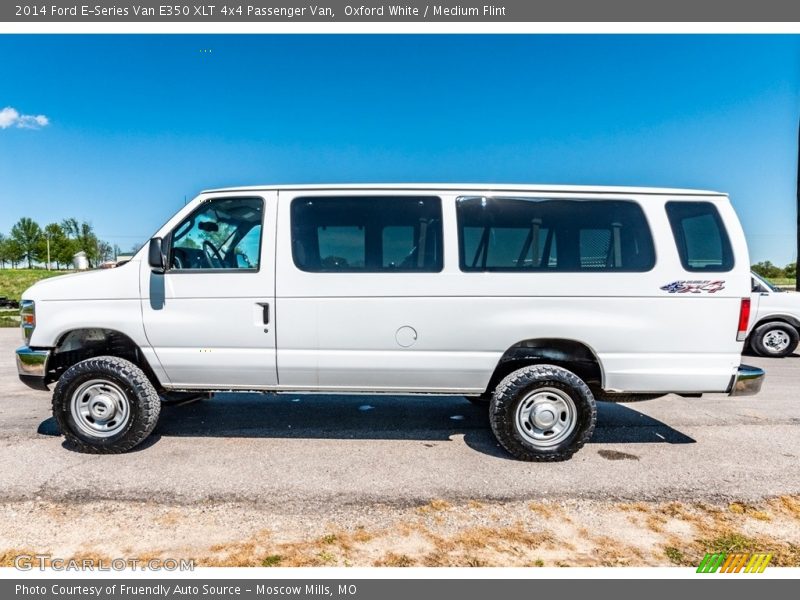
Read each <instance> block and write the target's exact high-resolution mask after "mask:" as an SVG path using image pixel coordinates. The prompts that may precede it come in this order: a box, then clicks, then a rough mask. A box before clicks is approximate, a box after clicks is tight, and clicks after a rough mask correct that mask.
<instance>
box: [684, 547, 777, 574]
mask: <svg viewBox="0 0 800 600" xmlns="http://www.w3.org/2000/svg"><path fill="white" fill-rule="evenodd" d="M771 560H772V554H767V553H756V554H750V553H749V552H737V553H733V554H726V553H724V552H715V553H708V554H706V555H705V556H704V557H703V560H701V561H700V565H699V566H698V567H697V572H698V573H716V572H717V571H719V572H720V573H740V572H741V573H763V572H764V569H766V568H767V565H768V564H769V563H770V561H771Z"/></svg>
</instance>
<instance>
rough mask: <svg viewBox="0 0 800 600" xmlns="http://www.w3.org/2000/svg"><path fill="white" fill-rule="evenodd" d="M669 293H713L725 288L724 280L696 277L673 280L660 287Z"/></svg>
mask: <svg viewBox="0 0 800 600" xmlns="http://www.w3.org/2000/svg"><path fill="white" fill-rule="evenodd" d="M661 289H662V290H664V291H665V292H669V293H670V294H701V293H703V292H707V293H709V294H713V293H715V292H718V291H720V290H724V289H725V281H723V280H716V281H711V280H709V279H696V280H690V281H673V282H672V283H668V284H667V285H664V286H662V287H661Z"/></svg>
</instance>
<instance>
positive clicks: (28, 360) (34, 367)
mask: <svg viewBox="0 0 800 600" xmlns="http://www.w3.org/2000/svg"><path fill="white" fill-rule="evenodd" d="M49 361H50V350H46V349H45V350H41V349H39V350H36V349H33V348H29V347H28V346H22V347H20V348H17V373H18V374H19V378H20V381H22V383H24V384H25V385H27V386H28V387H31V388H33V389H35V390H44V391H47V390H48V387H47V383H46V379H45V377H46V375H47V363H48V362H49Z"/></svg>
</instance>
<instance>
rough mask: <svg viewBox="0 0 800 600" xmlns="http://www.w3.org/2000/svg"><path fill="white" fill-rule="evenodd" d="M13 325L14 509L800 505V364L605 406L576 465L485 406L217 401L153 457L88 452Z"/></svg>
mask: <svg viewBox="0 0 800 600" xmlns="http://www.w3.org/2000/svg"><path fill="white" fill-rule="evenodd" d="M20 343H21V341H20V334H19V331H18V330H16V329H0V391H2V394H0V501H15V500H31V499H47V500H59V501H65V500H66V501H69V500H75V501H85V500H101V499H115V500H126V499H129V500H145V501H154V502H159V501H163V502H170V503H178V504H181V503H197V502H202V501H209V502H219V501H241V502H253V503H257V504H258V505H259V506H263V507H280V508H282V509H284V510H286V511H289V512H293V510H294V509H297V510H298V511H300V510H307V509H309V508H313V507H315V506H331V504H334V505H340V506H345V505H362V506H363V505H365V504H367V503H379V504H387V505H413V504H416V503H422V502H428V501H430V500H431V499H435V498H441V499H445V500H450V501H460V500H472V499H474V500H520V499H531V500H540V499H545V498H549V499H559V498H578V499H584V498H585V499H603V500H605V499H612V500H613V499H621V500H626V501H636V500H667V499H676V500H692V499H695V500H704V501H725V500H728V499H736V500H743V501H757V500H759V499H762V498H765V497H772V496H778V495H783V494H799V493H800V467H799V466H798V456H800V447H798V446H800V394H798V389H800V386H799V385H798V384H800V356H797V355H795V356H792V357H789V358H786V359H763V358H757V357H749V356H748V357H745V358H744V362H746V363H749V364H753V365H757V366H760V367H762V368H764V369H766V371H767V380H766V382H765V384H764V388H763V390H762V392H761V394H760V395H758V396H753V397H746V398H729V397H727V396H724V395H717V394H713V395H706V396H704V397H702V398H680V397H677V396H672V395H670V396H664V397H661V398H658V399H655V400H650V401H646V402H637V403H631V404H608V403H599V416H598V422H597V429H596V431H595V434H594V438H593V440H592V441H591V442H590V443H589V444H587V445H586V446H585V447H584V448H583V449H582V450H581V451H580V452H579V453H578V454H576V455H575V457H574V458H573V459H572V460H570V461H568V462H563V463H555V464H538V463H525V462H520V461H517V460H514V459H512V458H511V457H510V456H509V455H508V454H506V453H505V451H504V450H503V449H502V448H500V447H499V446H498V445H497V443H496V442H495V440H494V438H493V437H492V433H491V430H490V428H489V424H488V421H487V415H486V411H485V409H482V408H480V407H475V406H473V405H471V404H470V403H469V402H467V401H466V400H465V399H462V398H456V397H439V396H419V397H400V396H374V395H369V396H368V395H316V394H217V395H215V396H214V397H213V398H211V399H210V400H204V401H201V402H197V403H194V404H190V405H186V406H178V407H165V408H164V409H163V411H162V414H161V419H160V421H159V424H158V426H157V428H156V430H155V432H154V434H153V435H152V436H151V438H150V439H149V440H148V441H147V442H145V443H144V444H143V445H142V446H140V447H139V448H137V449H136V450H134V451H133V452H130V453H128V454H124V455H113V456H95V455H86V454H80V453H78V452H76V451H74V450H71V449H70V448H69V447H68V446H66V445H65V444H64V442H63V438H61V437H60V435H59V434H58V431H57V427H56V425H55V422H54V420H53V419H52V417H51V414H50V394H49V393H47V392H38V391H34V390H31V389H29V388H27V387H25V386H24V385H23V384H22V383H21V382H20V381H19V380H18V379H17V374H16V367H15V365H14V355H13V350H14V348H15V347H16V346H18V345H20Z"/></svg>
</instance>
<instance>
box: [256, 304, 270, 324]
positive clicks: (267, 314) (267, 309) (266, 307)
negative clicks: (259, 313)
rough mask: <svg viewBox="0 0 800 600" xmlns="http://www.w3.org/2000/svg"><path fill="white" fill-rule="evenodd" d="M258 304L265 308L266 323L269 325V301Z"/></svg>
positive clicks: (264, 317)
mask: <svg viewBox="0 0 800 600" xmlns="http://www.w3.org/2000/svg"><path fill="white" fill-rule="evenodd" d="M258 305H259V306H260V307H261V308H262V309H263V311H264V312H263V319H264V325H269V302H259V303H258Z"/></svg>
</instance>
